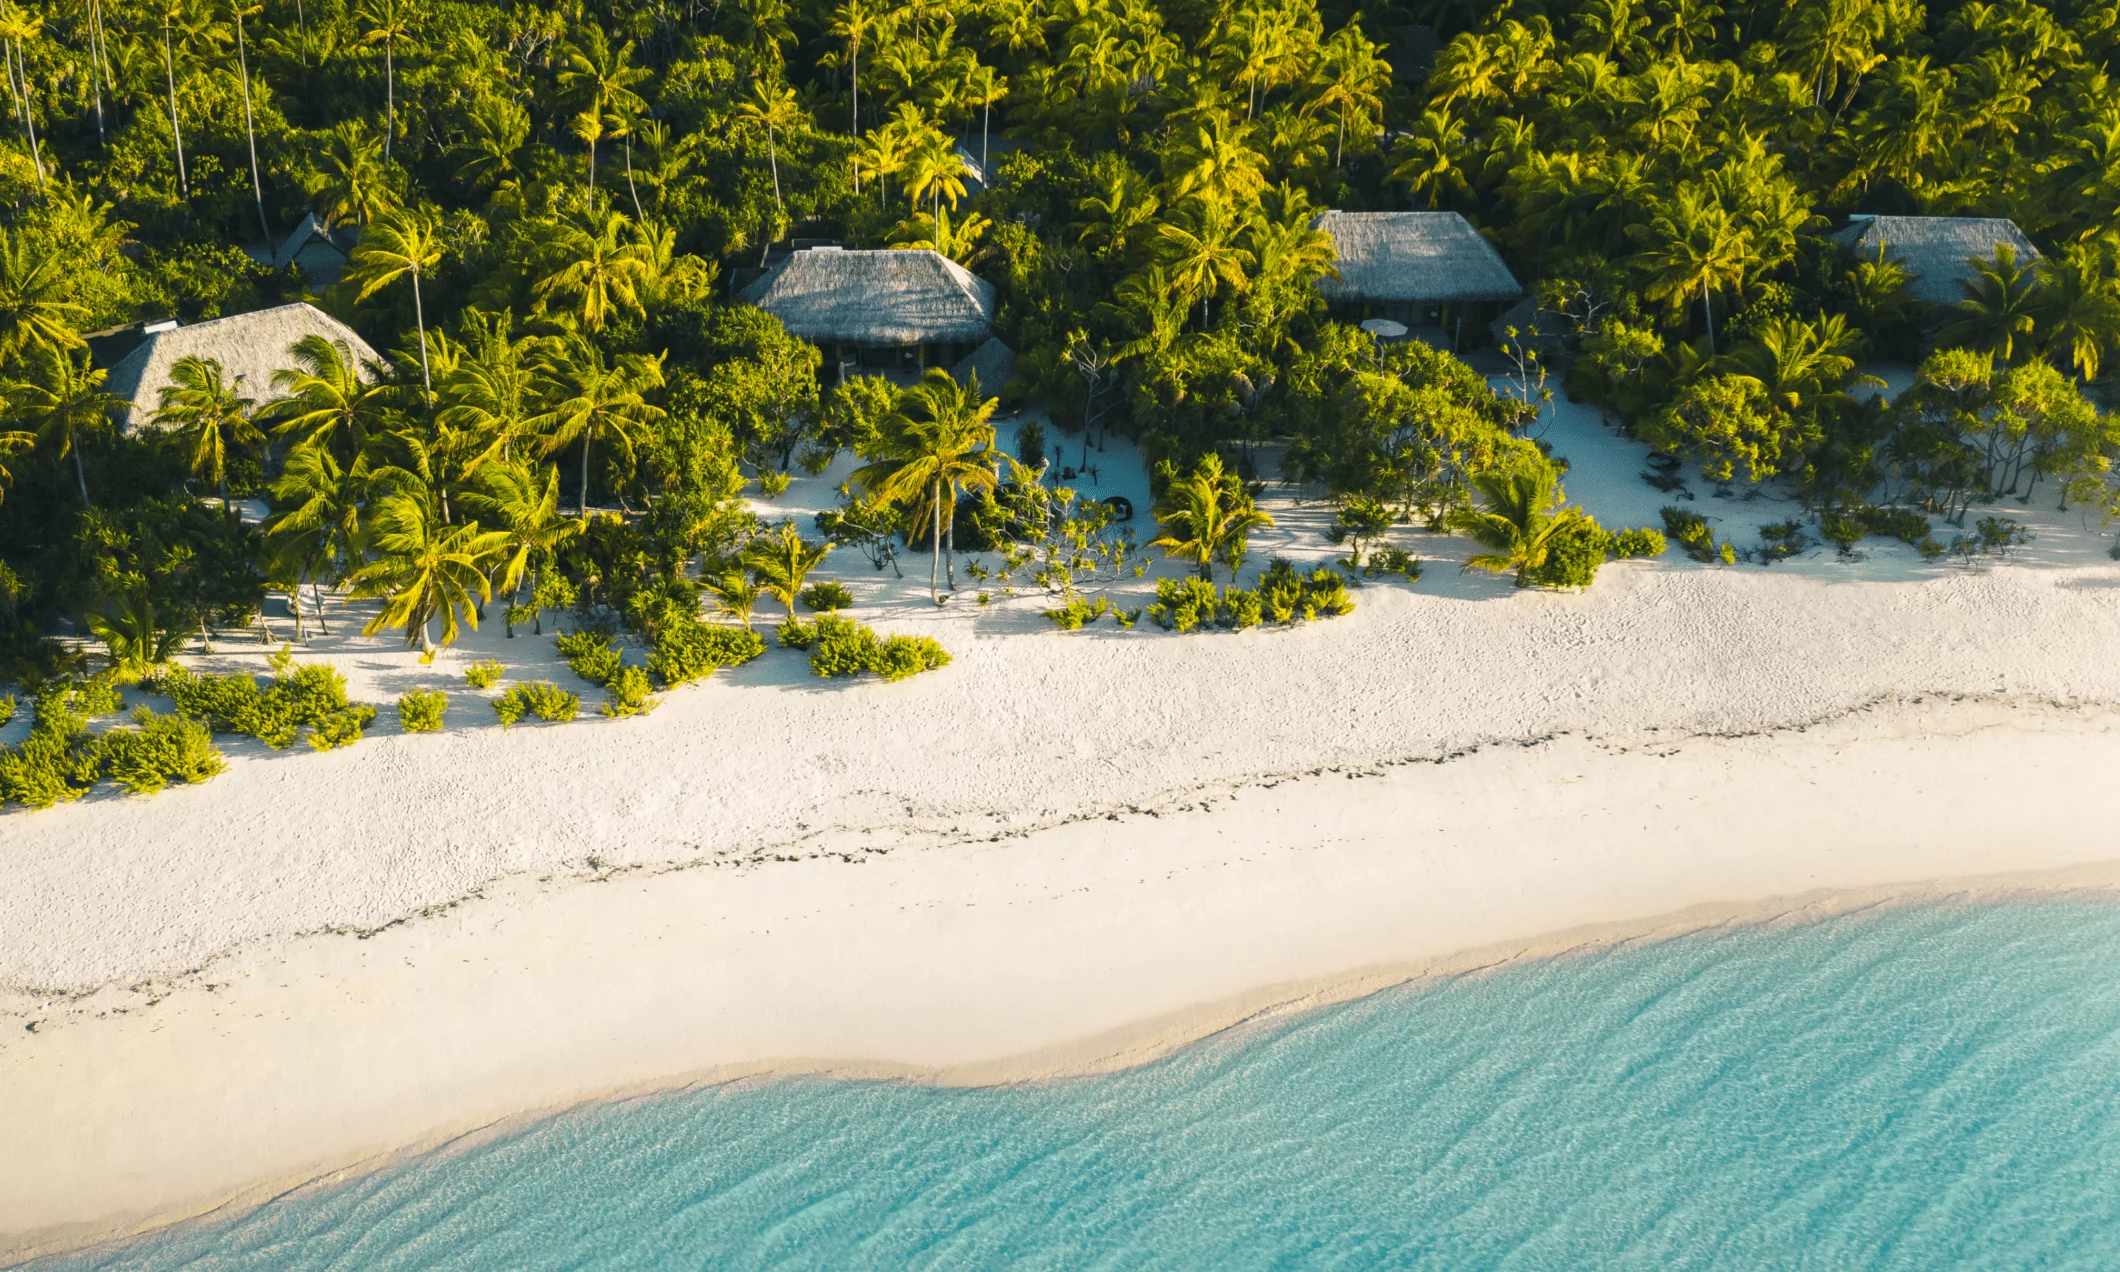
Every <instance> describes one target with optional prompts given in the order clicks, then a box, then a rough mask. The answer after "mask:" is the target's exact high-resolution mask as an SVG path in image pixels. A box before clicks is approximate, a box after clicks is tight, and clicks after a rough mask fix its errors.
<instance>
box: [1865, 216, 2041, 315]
mask: <svg viewBox="0 0 2120 1272" xmlns="http://www.w3.org/2000/svg"><path fill="white" fill-rule="evenodd" d="M1833 238H1834V239H1835V240H1836V241H1838V242H1840V243H1842V244H1844V245H1846V246H1847V247H1850V248H1853V249H1854V251H1855V254H1856V255H1857V256H1861V257H1865V258H1867V259H1869V260H1875V259H1877V252H1878V249H1879V248H1880V247H1881V248H1883V249H1884V253H1885V255H1887V256H1890V257H1892V258H1894V259H1896V260H1898V261H1899V262H1900V263H1901V264H1903V265H1905V266H1906V267H1907V270H1908V272H1910V273H1912V274H1913V275H1914V281H1913V282H1912V283H1910V284H1908V286H1907V294H1908V295H1910V296H1912V297H1913V298H1914V299H1916V300H1921V301H1927V302H1928V303H1929V304H1931V305H1955V304H1957V303H1958V302H1959V301H1961V300H1964V299H1965V292H1964V291H1962V290H1960V289H1959V286H1958V282H1959V280H1960V279H1970V278H1972V277H1973V267H1972V266H1971V265H1969V264H1967V263H1966V262H1967V260H1968V259H1970V258H1977V259H1980V260H1983V261H1985V260H1992V259H1994V256H1995V247H1996V245H1997V244H2002V243H2006V244H2008V245H2009V246H2011V247H2013V248H2015V249H2016V251H2017V263H2018V264H2020V265H2022V264H2024V263H2025V262H2027V261H2035V260H2038V259H2039V249H2038V248H2036V247H2033V246H2032V241H2031V240H2030V239H2028V238H2026V237H2024V231H2023V230H2020V229H2018V228H2017V225H2016V222H2014V221H2006V220H2003V219H2001V218H1999V217H1978V216H1873V217H1866V218H1864V219H1862V220H1858V221H1854V222H1852V223H1850V224H1849V225H1848V227H1847V228H1846V229H1844V230H1841V231H1839V232H1838V233H1836V234H1834V235H1833Z"/></svg>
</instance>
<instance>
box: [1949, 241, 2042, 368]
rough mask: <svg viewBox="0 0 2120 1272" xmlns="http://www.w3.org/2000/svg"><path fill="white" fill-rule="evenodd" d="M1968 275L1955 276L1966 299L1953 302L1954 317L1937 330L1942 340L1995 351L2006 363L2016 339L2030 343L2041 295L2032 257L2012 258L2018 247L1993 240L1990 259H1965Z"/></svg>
mask: <svg viewBox="0 0 2120 1272" xmlns="http://www.w3.org/2000/svg"><path fill="white" fill-rule="evenodd" d="M1966 264H1967V265H1969V266H1971V267H1972V270H1973V277H1972V278H1970V279H1964V278H1961V279H1959V280H1958V289H1959V290H1960V291H1962V292H1964V293H1965V299H1964V300H1961V301H1959V302H1958V304H1957V306H1956V312H1957V314H1958V317H1957V318H1955V319H1954V320H1952V322H1951V323H1950V324H1949V325H1948V326H1946V327H1944V329H1943V330H1941V331H1939V332H1937V333H1936V339H1937V341H1938V343H1939V344H1942V345H1946V346H1948V345H1956V346H1959V347H1961V348H1966V349H1977V350H1980V351H1981V352H1984V353H1994V354H1999V355H2001V357H2002V360H2003V361H2004V362H2005V363H2009V362H2014V361H2016V353H2017V348H2018V346H2019V344H2020V343H2022V345H2023V347H2024V348H2025V349H2026V350H2027V351H2029V350H2031V349H2032V348H2033V344H2032V333H2033V331H2034V330H2035V329H2036V328H2037V327H2038V325H2039V316H2040V313H2041V311H2042V309H2043V308H2044V304H2045V299H2046V298H2045V297H2043V296H2039V295H2037V294H2036V293H2037V292H2038V289H2039V270H2038V267H2037V265H2036V263H2035V262H2033V261H2026V262H2024V263H2023V264H2022V265H2020V264H2018V263H2017V249H2016V248H2014V247H2012V246H2010V245H2009V244H2008V243H1997V244H1996V245H1995V257H1994V259H1993V260H1986V261H1983V260H1981V259H1979V258H1978V257H1973V258H1969V259H1968V260H1967V261H1966Z"/></svg>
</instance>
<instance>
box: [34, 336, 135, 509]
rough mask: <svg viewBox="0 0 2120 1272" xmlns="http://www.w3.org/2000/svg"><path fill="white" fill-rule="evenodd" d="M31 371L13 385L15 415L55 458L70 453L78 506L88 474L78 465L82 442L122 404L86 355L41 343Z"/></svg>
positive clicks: (85, 504) (83, 502) (85, 491)
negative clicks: (106, 388) (78, 490)
mask: <svg viewBox="0 0 2120 1272" xmlns="http://www.w3.org/2000/svg"><path fill="white" fill-rule="evenodd" d="M30 367H31V370H30V377H29V379H28V380H27V381H25V382H24V383H22V384H21V385H19V386H17V390H16V391H17V394H18V396H17V399H16V403H15V411H16V415H17V418H19V419H20V420H21V421H22V422H23V423H25V424H27V425H29V426H30V428H31V430H32V431H33V433H34V434H35V436H36V439H37V446H38V448H39V449H41V450H45V451H48V452H50V454H51V456H52V458H54V459H65V458H66V457H67V456H68V455H72V456H73V457H74V481H75V482H76V483H78V484H79V485H80V487H81V506H82V507H83V508H88V507H92V506H93V505H92V504H90V503H89V501H88V476H87V474H86V473H85V472H83V471H82V467H81V445H82V443H83V441H85V440H86V439H87V438H88V437H89V436H90V435H91V434H93V433H95V432H97V431H98V430H100V429H104V428H108V427H109V426H110V418H111V412H112V411H115V410H116V409H118V407H119V406H121V405H122V403H120V402H119V401H118V399H116V398H114V397H112V396H111V395H110V394H108V393H105V392H104V391H103V381H104V378H105V376H106V374H107V373H106V372H105V371H104V370H103V369H102V368H100V367H91V366H90V365H89V364H88V359H87V358H85V357H84V358H82V359H81V360H80V361H78V362H77V361H75V360H74V356H73V354H71V353H69V352H62V351H61V350H58V349H53V348H48V347H40V348H38V350H37V351H36V354H35V357H34V358H33V359H32V361H31V363H30Z"/></svg>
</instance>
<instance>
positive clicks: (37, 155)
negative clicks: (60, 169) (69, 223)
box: [14, 40, 44, 194]
mask: <svg viewBox="0 0 2120 1272" xmlns="http://www.w3.org/2000/svg"><path fill="white" fill-rule="evenodd" d="M14 45H15V70H16V72H18V73H19V74H20V75H21V78H22V130H23V131H24V132H26V133H28V134H29V160H30V164H31V166H32V167H34V168H35V169H36V170H37V192H38V193H40V194H41V193H43V191H44V151H43V150H42V149H40V148H39V147H38V145H37V121H36V119H35V117H33V116H32V115H31V114H30V108H29V67H28V66H27V65H25V64H24V63H23V61H22V41H20V40H16V41H14Z"/></svg>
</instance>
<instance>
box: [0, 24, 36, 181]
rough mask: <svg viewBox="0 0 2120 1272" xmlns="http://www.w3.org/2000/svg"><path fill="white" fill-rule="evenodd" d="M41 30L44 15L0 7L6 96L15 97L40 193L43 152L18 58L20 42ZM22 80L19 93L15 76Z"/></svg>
mask: <svg viewBox="0 0 2120 1272" xmlns="http://www.w3.org/2000/svg"><path fill="white" fill-rule="evenodd" d="M43 33H44V17H43V15H41V14H31V13H26V12H25V13H17V12H15V9H14V6H13V5H8V6H5V7H0V42H4V43H5V45H6V51H7V53H8V54H9V55H10V60H9V62H8V67H7V71H8V80H7V88H8V95H9V96H10V97H15V98H16V102H15V106H16V110H17V111H18V112H19V113H20V117H21V120H22V133H23V136H24V137H25V138H26V139H27V140H28V142H29V158H30V166H31V167H32V168H34V169H35V170H36V173H37V192H38V193H39V194H42V193H43V192H44V151H43V149H42V148H41V147H40V146H39V145H38V144H37V117H36V113H35V111H34V110H33V109H32V107H31V103H30V100H29V75H28V73H27V71H26V70H25V69H24V66H23V61H22V42H23V41H24V40H34V39H36V38H37V37H38V36H39V35H42V34H43ZM17 76H19V77H20V78H21V81H22V87H21V89H20V95H19V96H17V90H16V88H15V80H16V77H17Z"/></svg>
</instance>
